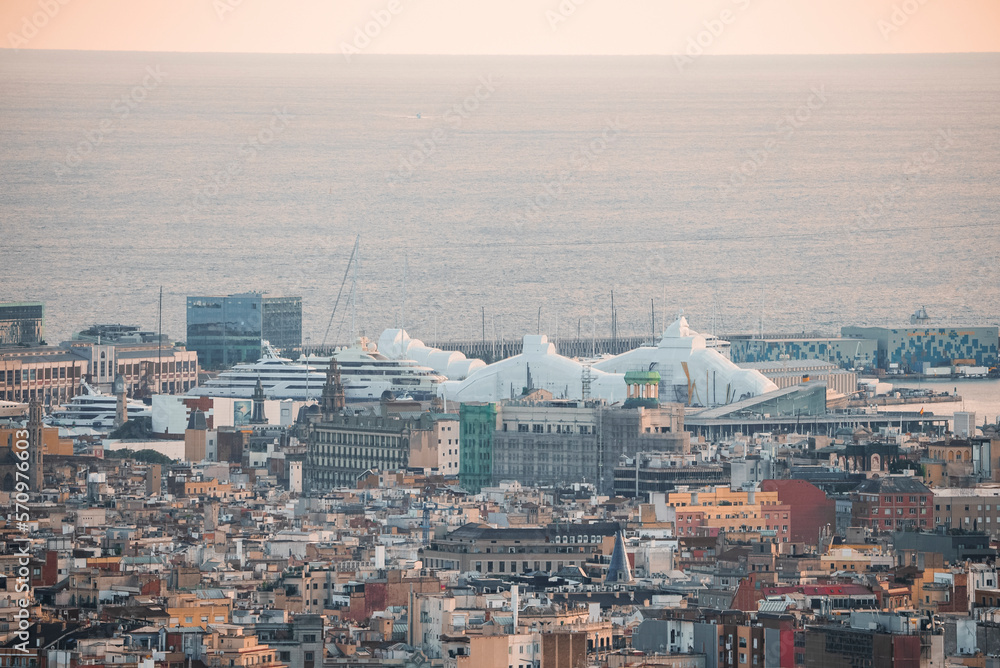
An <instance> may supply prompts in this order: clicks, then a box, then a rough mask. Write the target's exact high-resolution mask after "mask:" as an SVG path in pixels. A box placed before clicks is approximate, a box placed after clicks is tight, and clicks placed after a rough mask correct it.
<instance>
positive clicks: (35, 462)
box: [28, 397, 45, 493]
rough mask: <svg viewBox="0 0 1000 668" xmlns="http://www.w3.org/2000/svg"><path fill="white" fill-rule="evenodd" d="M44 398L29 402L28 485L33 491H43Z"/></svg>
mask: <svg viewBox="0 0 1000 668" xmlns="http://www.w3.org/2000/svg"><path fill="white" fill-rule="evenodd" d="M44 430H45V426H44V425H43V424H42V400H41V399H40V398H38V397H35V398H33V399H32V400H31V401H29V402H28V485H29V487H30V489H31V491H32V492H36V493H37V492H41V491H42V481H43V480H44V476H43V475H42V466H43V464H44V458H43V452H42V451H43V450H44V448H45V444H44V443H43V437H44V433H45V431H44Z"/></svg>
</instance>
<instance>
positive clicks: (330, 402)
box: [320, 357, 347, 420]
mask: <svg viewBox="0 0 1000 668" xmlns="http://www.w3.org/2000/svg"><path fill="white" fill-rule="evenodd" d="M320 403H321V405H322V410H323V419H324V420H330V419H332V418H333V416H334V415H339V414H340V413H342V412H343V410H344V406H345V405H346V403H347V401H346V400H345V398H344V385H343V383H341V382H340V367H339V366H338V365H337V358H336V357H330V366H329V367H328V368H327V370H326V383H324V384H323V394H322V396H321V397H320Z"/></svg>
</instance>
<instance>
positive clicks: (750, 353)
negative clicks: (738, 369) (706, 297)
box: [729, 334, 878, 369]
mask: <svg viewBox="0 0 1000 668" xmlns="http://www.w3.org/2000/svg"><path fill="white" fill-rule="evenodd" d="M729 343H730V347H729V356H730V359H732V360H733V362H735V363H736V364H739V365H740V366H744V365H746V364H760V363H764V362H781V361H784V360H809V359H815V360H823V361H825V362H829V363H830V364H834V365H836V366H838V367H842V368H844V369H873V368H875V366H876V364H877V363H878V342H877V341H876V340H875V339H874V338H857V337H854V338H852V337H847V336H841V337H820V336H816V335H806V334H803V335H801V336H789V335H785V334H765V335H764V336H762V337H761V336H753V335H749V334H738V335H735V336H730V337H729ZM747 368H749V367H747Z"/></svg>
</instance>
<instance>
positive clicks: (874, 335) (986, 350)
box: [840, 326, 1000, 373]
mask: <svg viewBox="0 0 1000 668" xmlns="http://www.w3.org/2000/svg"><path fill="white" fill-rule="evenodd" d="M840 332H841V334H842V335H843V336H845V337H848V338H853V339H860V340H874V341H875V342H876V343H877V346H878V359H877V364H878V367H879V368H881V369H889V368H893V367H892V365H896V367H895V368H899V369H902V370H908V371H913V372H918V373H919V372H920V371H921V370H922V369H923V368H924V364H925V363H926V364H929V365H930V366H931V367H938V366H950V365H955V364H968V365H969V366H984V367H994V366H996V365H997V353H998V347H1000V328H998V327H995V326H994V327H920V326H914V327H899V328H888V327H842V328H841V330H840Z"/></svg>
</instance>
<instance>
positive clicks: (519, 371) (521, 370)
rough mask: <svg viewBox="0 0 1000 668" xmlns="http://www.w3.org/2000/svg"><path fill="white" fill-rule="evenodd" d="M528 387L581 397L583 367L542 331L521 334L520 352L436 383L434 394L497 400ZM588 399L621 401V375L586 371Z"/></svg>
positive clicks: (453, 398) (561, 396) (623, 396)
mask: <svg viewBox="0 0 1000 668" xmlns="http://www.w3.org/2000/svg"><path fill="white" fill-rule="evenodd" d="M529 372H530V373H531V383H530V386H531V389H533V390H548V391H549V392H551V393H552V394H553V396H554V397H555V398H557V399H582V398H583V378H584V372H585V367H584V365H583V364H581V363H580V362H578V361H576V360H573V359H570V358H568V357H563V356H562V355H558V354H556V347H555V344H552V343H549V339H548V337H547V336H545V335H544V334H529V335H527V336H525V337H524V347H523V351H522V352H521V354H520V355H514V356H513V357H508V358H506V359H502V360H499V361H498V362H494V363H493V364H490V365H488V366H484V367H482V368H479V369H476V370H475V371H473V372H472V373H471V374H469V376H468V377H467V378H466V379H465V380H461V381H455V380H450V381H446V382H444V383H441V385H439V386H438V395H439V396H441V397H443V398H444V399H447V400H448V401H459V402H465V401H500V400H503V399H510V398H512V397H516V396H520V394H521V391H522V390H523V389H524V388H525V387H527V386H528V385H529V383H528V373H529ZM590 379H591V380H590V394H589V396H588V398H589V399H604V400H606V401H607V402H608V403H614V402H616V401H624V400H625V399H626V394H625V376H624V374H620V373H607V372H604V371H597V370H593V369H592V370H591V371H590Z"/></svg>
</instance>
